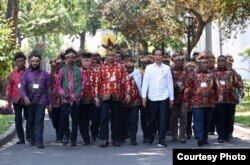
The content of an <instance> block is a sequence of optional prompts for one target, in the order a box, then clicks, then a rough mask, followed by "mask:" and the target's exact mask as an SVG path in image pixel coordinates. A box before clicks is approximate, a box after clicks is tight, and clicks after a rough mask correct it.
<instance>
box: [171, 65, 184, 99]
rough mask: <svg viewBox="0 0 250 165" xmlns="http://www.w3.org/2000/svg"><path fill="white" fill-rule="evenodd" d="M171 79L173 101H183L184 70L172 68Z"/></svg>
mask: <svg viewBox="0 0 250 165" xmlns="http://www.w3.org/2000/svg"><path fill="white" fill-rule="evenodd" d="M172 74H173V81H174V103H175V104H179V103H183V93H184V91H183V85H184V82H185V79H186V74H185V71H184V70H175V69H173V70H172Z"/></svg>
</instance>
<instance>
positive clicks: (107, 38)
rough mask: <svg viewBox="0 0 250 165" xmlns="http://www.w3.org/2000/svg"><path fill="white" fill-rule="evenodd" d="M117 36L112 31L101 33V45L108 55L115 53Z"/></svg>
mask: <svg viewBox="0 0 250 165" xmlns="http://www.w3.org/2000/svg"><path fill="white" fill-rule="evenodd" d="M115 41H116V36H115V34H114V32H113V31H112V30H103V31H102V33H101V45H102V47H103V48H104V49H105V51H106V54H108V53H110V52H115Z"/></svg>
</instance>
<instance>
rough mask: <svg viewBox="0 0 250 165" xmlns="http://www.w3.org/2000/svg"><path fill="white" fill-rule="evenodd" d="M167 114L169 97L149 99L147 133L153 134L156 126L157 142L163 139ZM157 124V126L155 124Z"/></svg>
mask: <svg viewBox="0 0 250 165" xmlns="http://www.w3.org/2000/svg"><path fill="white" fill-rule="evenodd" d="M168 114H169V99H165V100H162V101H151V100H149V135H150V136H155V135H156V130H157V127H158V128H159V130H158V131H159V132H158V135H159V142H160V143H162V142H163V141H165V136H166V128H167V123H168V121H167V120H168V117H167V116H168ZM156 123H157V124H158V126H157V125H156Z"/></svg>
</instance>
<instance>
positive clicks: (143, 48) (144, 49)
mask: <svg viewBox="0 0 250 165" xmlns="http://www.w3.org/2000/svg"><path fill="white" fill-rule="evenodd" d="M140 51H141V52H140V53H141V54H143V55H144V54H146V53H148V43H147V41H145V40H144V39H142V40H140Z"/></svg>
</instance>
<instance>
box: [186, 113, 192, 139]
mask: <svg viewBox="0 0 250 165" xmlns="http://www.w3.org/2000/svg"><path fill="white" fill-rule="evenodd" d="M192 119H193V113H192V111H187V135H192V132H193V131H192V123H193V120H192Z"/></svg>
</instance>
